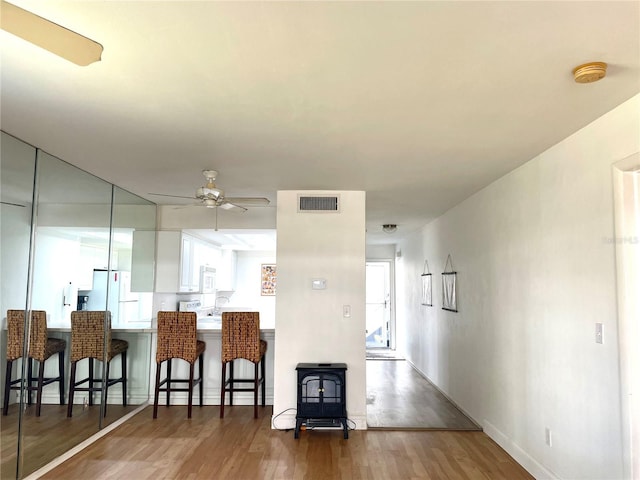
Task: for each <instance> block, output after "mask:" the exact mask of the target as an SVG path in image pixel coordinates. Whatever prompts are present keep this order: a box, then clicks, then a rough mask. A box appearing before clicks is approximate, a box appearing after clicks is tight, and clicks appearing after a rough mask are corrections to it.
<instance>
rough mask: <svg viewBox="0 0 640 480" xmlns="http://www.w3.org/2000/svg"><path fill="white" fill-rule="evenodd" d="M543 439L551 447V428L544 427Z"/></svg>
mask: <svg viewBox="0 0 640 480" xmlns="http://www.w3.org/2000/svg"><path fill="white" fill-rule="evenodd" d="M544 441H545V443H546V444H547V446H548V447H551V446H552V444H553V441H552V438H551V429H550V428H545V429H544Z"/></svg>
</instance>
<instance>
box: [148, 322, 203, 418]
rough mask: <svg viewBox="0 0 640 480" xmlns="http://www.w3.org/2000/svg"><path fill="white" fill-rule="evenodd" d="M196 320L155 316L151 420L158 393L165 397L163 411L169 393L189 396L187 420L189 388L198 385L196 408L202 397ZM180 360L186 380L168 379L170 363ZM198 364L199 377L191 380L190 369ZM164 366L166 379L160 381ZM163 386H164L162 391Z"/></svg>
mask: <svg viewBox="0 0 640 480" xmlns="http://www.w3.org/2000/svg"><path fill="white" fill-rule="evenodd" d="M197 324H198V319H197V316H196V314H195V313H194V312H158V344H157V349H156V387H155V394H154V398H153V418H157V417H158V398H159V396H160V392H166V394H167V403H166V405H167V407H168V406H169V405H170V395H171V392H189V406H188V409H187V418H191V407H192V404H193V387H194V386H196V385H199V392H198V393H199V395H200V406H202V401H203V397H204V388H203V384H202V377H203V371H204V351H205V348H206V344H205V342H203V341H201V340H198V339H197V338H196V334H197V332H196V329H197ZM174 358H181V359H182V360H184V361H185V362H187V363H189V378H188V379H175V378H171V361H172V359H174ZM196 360H198V370H199V372H198V373H199V374H200V376H199V377H198V378H194V367H195V363H196ZM165 361H166V362H167V376H166V377H165V378H164V379H163V380H160V370H161V369H162V363H163V362H165ZM172 383H187V384H188V385H187V386H186V387H182V388H180V387H174V386H172V385H171V384H172ZM163 385H166V386H165V387H164V388H163V387H162V386H163Z"/></svg>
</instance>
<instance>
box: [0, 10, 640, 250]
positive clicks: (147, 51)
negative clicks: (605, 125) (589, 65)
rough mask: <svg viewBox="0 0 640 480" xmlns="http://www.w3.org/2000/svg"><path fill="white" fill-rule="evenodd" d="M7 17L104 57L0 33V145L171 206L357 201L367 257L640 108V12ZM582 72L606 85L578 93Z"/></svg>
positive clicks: (47, 13) (63, 13)
mask: <svg viewBox="0 0 640 480" xmlns="http://www.w3.org/2000/svg"><path fill="white" fill-rule="evenodd" d="M13 3H15V4H17V5H19V6H22V7H23V8H26V9H28V10H31V11H33V12H35V13H37V14H39V15H41V16H43V17H46V18H48V19H50V20H53V21H55V22H56V23H59V24H61V25H63V26H65V27H67V28H69V29H71V30H74V31H77V32H79V33H81V34H83V35H86V36H88V37H90V38H92V39H94V40H96V41H98V42H100V43H101V44H102V45H103V46H104V52H103V55H102V61H101V62H98V63H94V64H92V65H90V66H88V67H78V66H76V65H74V64H72V63H69V62H67V61H65V60H61V59H59V58H57V57H55V56H53V55H51V54H49V53H48V52H46V51H43V50H41V49H39V48H37V47H34V46H32V45H30V44H26V43H25V42H23V41H21V40H19V39H17V38H15V37H12V36H11V35H9V34H7V33H6V32H1V33H0V39H1V42H2V52H1V54H2V59H1V60H2V65H1V67H2V68H1V82H2V83H1V94H2V97H1V102H2V103H1V104H0V107H1V124H0V126H1V128H2V129H3V130H4V131H6V132H8V133H10V134H12V135H15V136H17V137H19V138H21V139H23V140H25V141H27V142H29V143H31V144H33V145H35V146H38V147H40V148H42V149H43V150H46V151H47V152H49V153H51V154H53V155H56V156H58V157H60V158H62V159H65V160H67V161H69V162H71V163H72V164H74V165H77V166H79V167H81V168H83V169H85V170H87V171H89V172H91V173H93V174H95V175H97V176H99V177H101V178H104V179H106V180H108V181H111V182H113V183H115V184H117V185H119V186H121V187H123V188H125V189H128V190H130V191H131V192H133V193H136V194H139V195H141V196H143V197H146V198H148V199H150V200H152V201H154V202H156V203H162V204H167V203H172V204H174V203H180V201H179V200H178V201H176V200H175V199H170V198H166V197H155V196H150V195H147V193H148V192H162V193H167V194H172V195H185V196H189V195H192V194H193V193H194V189H195V188H196V187H198V186H201V185H202V184H203V177H202V175H201V170H203V169H206V168H213V169H216V170H218V171H219V177H218V181H217V183H218V186H219V187H221V188H223V189H224V190H225V191H226V194H227V195H228V196H234V197H235V196H265V197H268V198H269V199H271V201H272V203H275V200H276V191H277V190H288V189H295V190H297V189H309V190H320V189H328V190H365V191H366V192H367V228H368V242H370V243H381V242H385V241H386V242H388V241H391V240H393V239H394V238H396V237H397V236H398V235H403V234H406V233H407V232H410V231H412V230H415V229H416V228H419V227H420V226H422V225H424V224H425V223H427V222H428V221H430V220H431V219H433V218H435V217H437V216H438V215H440V214H442V213H443V212H445V211H446V210H448V209H450V208H452V207H453V206H454V205H456V204H457V203H459V202H460V201H462V200H464V199H465V198H467V197H469V196H470V195H472V194H473V193H474V192H476V191H478V190H479V189H481V188H482V187H484V186H486V185H487V184H489V183H491V182H492V181H494V180H496V179H497V178H499V177H500V176H502V175H504V174H505V173H507V172H509V171H511V170H513V169H514V168H517V167H518V166H519V165H522V164H523V163H525V162H526V161H528V160H530V159H532V158H534V157H535V156H536V155H538V154H539V153H541V152H542V151H544V150H545V149H547V148H549V147H550V146H552V145H554V144H555V143H557V142H558V141H560V140H562V139H563V138H565V137H567V136H568V135H570V134H571V133H573V132H575V131H576V130H578V129H580V128H581V127H583V126H585V125H586V124H588V123H590V122H591V121H593V120H594V119H596V118H597V117H599V116H601V115H602V114H604V113H605V112H607V111H609V110H611V109H612V108H613V107H615V106H616V105H618V104H620V103H621V102H623V101H624V100H626V99H628V98H630V97H631V96H633V95H634V94H636V93H638V92H640V41H639V39H640V28H639V19H640V2H637V1H627V2H612V1H602V2H591V1H587V2H577V1H570V2H552V1H536V2H507V1H504V2H481V1H475V2H457V1H447V2H428V1H425V2H407V3H405V2H295V3H293V2H257V3H254V2H208V1H200V2H177V1H173V2H172V1H162V2H156V1H133V2H120V1H119V2H106V1H84V2H81V1H53V0H48V1H47V2H42V1H35V0H31V1H18V0H15V1H14V2H13ZM588 61H604V62H607V63H608V64H609V71H608V75H607V77H606V78H605V79H604V80H602V81H600V82H598V83H595V84H589V85H580V84H577V83H575V82H574V81H573V78H572V74H571V70H572V68H573V67H574V66H576V65H579V64H581V63H584V62H588ZM185 202H188V201H185ZM202 210H206V209H202ZM384 223H396V224H398V232H397V233H396V234H394V235H392V236H389V235H387V234H382V233H381V232H380V230H381V229H380V225H382V224H384Z"/></svg>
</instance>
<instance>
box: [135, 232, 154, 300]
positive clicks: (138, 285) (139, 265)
mask: <svg viewBox="0 0 640 480" xmlns="http://www.w3.org/2000/svg"><path fill="white" fill-rule="evenodd" d="M155 252H156V232H155V231H154V230H135V231H134V232H133V239H132V246H131V291H132V292H153V278H154V277H153V274H154V266H155V260H154V256H155Z"/></svg>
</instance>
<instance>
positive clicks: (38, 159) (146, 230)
mask: <svg viewBox="0 0 640 480" xmlns="http://www.w3.org/2000/svg"><path fill="white" fill-rule="evenodd" d="M1 147H2V152H1V154H2V163H1V164H0V166H1V172H0V175H1V176H0V179H1V182H2V185H1V188H2V190H1V193H2V211H1V215H2V216H1V217H0V227H1V240H2V244H1V245H2V247H1V264H0V267H1V271H2V286H1V289H2V290H1V296H0V308H1V310H0V312H1V315H2V319H3V322H2V330H1V336H2V337H1V343H0V345H1V349H2V350H1V352H0V354H1V357H2V362H3V363H2V369H1V371H2V373H3V377H2V390H3V392H2V394H3V395H2V398H3V399H4V398H5V396H4V393H5V390H7V389H6V386H5V382H6V377H7V375H10V376H11V378H12V379H16V378H20V377H21V376H26V375H27V374H28V369H27V368H26V367H27V364H26V363H24V364H23V362H22V361H21V360H16V361H13V362H12V368H11V371H10V372H9V371H7V339H8V331H7V321H6V314H7V310H9V309H14V310H23V311H27V312H29V311H31V310H44V311H46V319H47V327H48V337H51V338H57V339H61V340H64V341H65V342H66V347H65V350H64V361H63V366H64V370H65V372H64V382H63V385H64V400H65V405H60V396H59V390H58V388H59V384H58V382H54V383H51V384H50V385H47V386H45V387H44V389H43V392H42V406H41V413H40V416H39V417H38V416H36V405H35V404H36V395H35V392H33V393H32V394H31V395H28V394H27V393H26V392H25V391H24V389H22V390H20V389H16V390H7V391H8V393H9V395H8V411H7V415H6V416H3V417H2V424H1V439H0V440H1V448H2V452H1V454H2V455H1V458H2V461H1V462H2V464H1V472H0V473H1V475H0V476H1V477H2V478H7V479H8V478H23V477H25V476H27V475H29V474H30V473H32V472H34V471H36V470H37V469H39V468H41V467H42V466H44V465H46V464H47V463H48V462H49V461H51V460H53V459H54V458H56V457H58V456H59V455H61V454H63V453H64V452H65V451H67V450H68V449H70V448H72V447H73V446H75V445H77V444H78V443H80V442H82V441H83V440H85V439H87V438H88V437H90V436H91V435H93V434H95V433H96V432H97V431H98V430H99V429H100V428H103V427H104V426H106V425H108V424H110V423H112V422H114V421H115V420H117V419H119V418H121V417H122V416H123V415H125V414H127V413H128V412H131V411H133V410H134V409H135V408H137V405H140V404H142V403H146V402H147V400H148V392H149V378H150V375H149V368H150V352H151V333H150V332H149V330H148V327H149V325H150V320H151V316H152V303H153V293H152V292H153V275H154V258H155V220H156V207H155V204H152V203H150V202H148V201H146V200H144V199H142V198H140V197H137V196H136V195H133V194H131V193H129V192H126V191H124V190H122V189H120V188H118V187H116V186H114V185H111V184H110V183H108V182H105V181H104V180H101V179H99V178H97V177H95V176H93V175H91V174H89V173H87V172H84V171H82V170H80V169H78V168H76V167H74V166H73V165H70V164H68V163H66V162H64V161H62V160H60V159H58V158H56V157H54V156H52V155H49V154H47V153H45V152H42V151H41V150H38V149H36V148H34V147H32V146H30V145H27V144H25V143H24V142H21V141H20V140H18V139H16V138H14V137H11V136H10V135H7V134H6V133H4V132H2V138H1ZM76 310H95V311H109V312H110V314H111V329H112V331H111V337H112V338H114V339H115V338H117V339H121V340H125V341H126V342H127V344H128V349H127V362H126V368H127V377H128V378H127V395H126V405H123V392H122V385H121V384H116V385H114V386H112V387H110V388H109V389H108V391H105V388H103V389H102V391H98V392H95V393H94V394H90V393H89V392H77V393H76V395H75V397H74V405H73V409H72V417H71V418H69V417H68V416H67V415H68V410H67V408H68V405H67V402H68V393H69V372H70V351H71V337H72V333H71V314H72V312H73V311H76ZM29 320H30V316H29V315H27V321H26V324H25V327H26V330H25V331H27V332H29V331H30V325H29ZM27 337H28V335H27ZM32 340H33V339H29V338H25V340H24V342H25V343H24V344H23V348H27V350H24V351H28V346H27V345H28V342H30V341H32ZM102 340H103V341H104V339H102ZM57 357H58V355H57V354H56V355H53V356H51V358H49V359H48V360H46V361H45V362H44V366H45V370H44V377H45V378H47V377H56V376H57V375H58V371H59V363H58V358H57ZM37 365H38V362H34V371H33V374H34V376H36V372H37V371H38V370H37V368H38V367H37ZM103 366H104V362H98V361H96V362H94V366H93V376H94V378H97V379H100V378H103V375H104V370H103ZM122 368H123V365H122V361H121V356H116V357H114V359H113V360H112V361H111V365H110V372H111V375H110V376H111V377H113V376H118V375H119V374H120V372H121V371H122ZM76 375H77V376H76V379H80V378H85V377H88V375H89V361H88V360H87V359H84V360H81V361H79V362H78V365H77V374H76ZM34 384H35V382H34ZM16 386H17V387H20V384H19V383H18V384H17V385H16ZM29 397H31V404H30V403H29ZM105 407H106V408H105Z"/></svg>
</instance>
